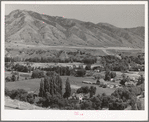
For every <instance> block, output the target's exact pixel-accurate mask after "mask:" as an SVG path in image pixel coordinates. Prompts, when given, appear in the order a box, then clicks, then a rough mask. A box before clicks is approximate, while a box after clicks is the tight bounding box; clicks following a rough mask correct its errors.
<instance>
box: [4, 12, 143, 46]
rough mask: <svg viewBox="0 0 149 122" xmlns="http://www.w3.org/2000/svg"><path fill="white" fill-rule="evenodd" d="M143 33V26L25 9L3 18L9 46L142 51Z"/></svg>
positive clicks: (6, 40)
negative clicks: (103, 48)
mask: <svg viewBox="0 0 149 122" xmlns="http://www.w3.org/2000/svg"><path fill="white" fill-rule="evenodd" d="M144 31H145V30H144V27H135V28H118V27H115V26H113V25H110V24H108V23H98V24H94V23H92V22H83V21H79V20H75V19H67V18H63V17H57V16H49V15H45V14H39V13H36V12H33V11H26V10H15V11H12V12H11V13H10V14H9V15H6V16H5V42H6V43H9V44H11V43H13V44H24V45H49V46H51V45H64V46H65V45H67V46H81V45H82V46H96V47H133V48H143V47H144V33H145V32H144Z"/></svg>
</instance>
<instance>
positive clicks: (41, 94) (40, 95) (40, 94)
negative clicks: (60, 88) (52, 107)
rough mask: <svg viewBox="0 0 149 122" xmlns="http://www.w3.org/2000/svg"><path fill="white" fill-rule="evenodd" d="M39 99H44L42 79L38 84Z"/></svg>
mask: <svg viewBox="0 0 149 122" xmlns="http://www.w3.org/2000/svg"><path fill="white" fill-rule="evenodd" d="M39 97H44V82H43V80H42V79H41V82H40V89H39Z"/></svg>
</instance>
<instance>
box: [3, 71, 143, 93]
mask: <svg viewBox="0 0 149 122" xmlns="http://www.w3.org/2000/svg"><path fill="white" fill-rule="evenodd" d="M116 73H117V79H119V78H121V75H122V73H121V72H116ZM141 73H143V72H141ZM100 74H101V75H104V72H101V73H100ZM126 74H127V75H129V77H130V78H132V77H136V78H138V77H139V72H131V73H126ZM7 76H11V72H5V77H7ZM22 76H23V77H22ZM25 76H31V73H20V80H19V81H16V82H6V84H5V85H6V87H7V88H8V89H9V90H13V89H24V90H26V91H35V92H37V93H38V92H39V87H40V82H41V79H40V78H36V79H30V77H29V78H28V79H27V80H25ZM61 78H62V85H63V90H62V91H63V93H64V91H65V82H66V79H67V78H69V80H70V85H71V88H72V92H74V91H76V90H77V89H78V88H80V87H82V86H91V84H84V83H82V81H91V82H93V83H95V82H96V80H95V79H94V78H93V77H74V76H61ZM104 82H105V83H108V84H119V81H116V82H108V81H104ZM95 86H96V85H95ZM96 88H97V91H96V95H97V94H102V93H106V94H107V95H110V94H111V93H112V92H114V90H115V89H116V88H112V89H110V88H101V87H99V86H96Z"/></svg>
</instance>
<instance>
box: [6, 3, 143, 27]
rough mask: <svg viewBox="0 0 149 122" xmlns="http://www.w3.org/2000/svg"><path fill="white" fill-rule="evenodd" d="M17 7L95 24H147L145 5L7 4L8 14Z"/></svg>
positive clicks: (122, 25)
mask: <svg viewBox="0 0 149 122" xmlns="http://www.w3.org/2000/svg"><path fill="white" fill-rule="evenodd" d="M16 9H20V10H29V11H34V12H38V13H40V14H43V13H44V14H47V15H50V16H61V17H64V18H71V19H77V20H81V21H85V22H93V23H95V24H96V23H100V22H103V23H109V24H112V25H114V26H117V27H121V28H131V27H137V26H145V25H144V24H145V6H144V5H73V4H71V5H50V4H49V5H43V4H42V5H41V4H28V5H27V4H6V5H5V14H6V15H8V14H9V13H10V12H11V11H13V10H16Z"/></svg>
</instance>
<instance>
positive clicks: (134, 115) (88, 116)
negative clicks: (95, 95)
mask: <svg viewBox="0 0 149 122" xmlns="http://www.w3.org/2000/svg"><path fill="white" fill-rule="evenodd" d="M35 3H36V4H46V5H47V4H50V5H58V4H67V5H71V4H75V5H97V4H99V5H109V4H110V5H111V4H113V5H118V4H121V5H124V4H125V5H133V4H135V5H138V4H143V5H145V110H139V111H134V110H130V111H112V110H110V111H104V110H102V111H101V110H95V111H94V110H92V111H91V110H80V111H79V110H6V109H4V91H5V90H4V88H5V87H4V85H5V82H4V76H5V73H4V70H5V66H4V65H5V63H4V55H5V54H4V53H5V36H4V32H5V26H4V16H5V4H35ZM75 112H79V113H80V114H83V116H77V115H75ZM1 119H2V120H8V121H11V120H16V121H18V120H20V121H24V120H26V121H27V120H34V121H36V120H37V121H50V120H53V121H54V120H58V121H63V120H67V121H68V120H69V121H71V120H82V121H83V120H87V121H90V120H92V121H118V120H123V121H128V120H129V121H134V120H137V121H146V120H148V2H147V1H1Z"/></svg>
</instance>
